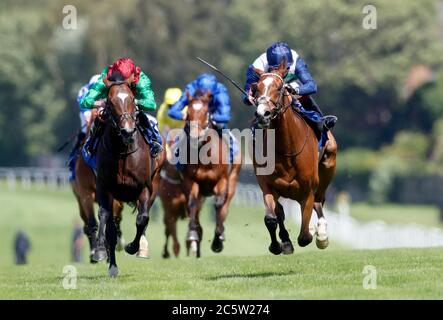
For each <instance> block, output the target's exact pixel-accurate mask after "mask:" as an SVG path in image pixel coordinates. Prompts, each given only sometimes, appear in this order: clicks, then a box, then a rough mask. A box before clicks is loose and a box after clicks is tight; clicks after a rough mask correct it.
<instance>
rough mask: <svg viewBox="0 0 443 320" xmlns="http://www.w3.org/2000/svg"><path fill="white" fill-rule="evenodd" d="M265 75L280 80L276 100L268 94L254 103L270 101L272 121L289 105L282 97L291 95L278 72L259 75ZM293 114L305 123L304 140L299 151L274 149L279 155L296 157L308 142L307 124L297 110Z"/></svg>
mask: <svg viewBox="0 0 443 320" xmlns="http://www.w3.org/2000/svg"><path fill="white" fill-rule="evenodd" d="M265 76H272V77H275V78H277V79H279V80H280V81H281V86H280V87H279V89H278V90H279V96H278V99H277V101H273V100H272V99H271V98H270V97H269V96H261V97H259V98H258V99H257V100H256V105H259V104H260V103H264V102H265V103H269V102H270V103H272V104H273V105H274V107H275V108H274V109H272V112H273V114H272V116H271V118H270V121H272V120H274V119H275V118H277V117H278V116H280V115H282V114H284V113H285V112H286V110H287V109H288V108H289V107H290V106H291V101H289V103H288V104H287V105H284V104H283V98H284V97H287V96H290V97H292V95H291V94H290V93H289V92H288V93H285V92H286V91H287V90H286V87H285V80H284V79H283V77H282V76H280V75H279V74H277V73H274V72H265V73H262V74H261V75H260V79H261V78H262V77H265ZM292 98H293V99H295V98H294V97H292ZM294 114H295V115H296V116H297V117H299V118H300V119H301V120H302V121H303V122H304V123H305V125H306V136H305V140H304V142H303V145H302V147H301V148H300V150H299V151H296V152H291V153H285V152H278V151H277V150H275V152H277V153H279V154H281V155H283V156H285V157H296V156H298V155H299V154H300V153H302V152H303V150H304V148H305V146H306V143H307V142H308V136H309V127H308V124H307V122H306V121H305V120H304V119H303V118H302V116H301V115H300V114H299V113H298V112H294Z"/></svg>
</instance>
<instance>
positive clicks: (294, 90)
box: [286, 84, 300, 95]
mask: <svg viewBox="0 0 443 320" xmlns="http://www.w3.org/2000/svg"><path fill="white" fill-rule="evenodd" d="M286 90H288V92H289V93H290V94H296V95H298V94H299V93H300V89H299V88H294V87H293V86H291V85H290V84H286Z"/></svg>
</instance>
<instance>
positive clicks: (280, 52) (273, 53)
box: [266, 42, 294, 68]
mask: <svg viewBox="0 0 443 320" xmlns="http://www.w3.org/2000/svg"><path fill="white" fill-rule="evenodd" d="M266 58H267V59H268V65H269V67H270V68H277V67H278V66H279V65H280V63H281V62H282V61H283V59H286V62H287V64H288V67H290V66H291V65H292V64H293V63H294V58H293V57H292V52H291V48H290V47H289V46H288V44H287V43H285V42H276V43H274V44H273V45H272V46H270V47H269V48H268V50H266Z"/></svg>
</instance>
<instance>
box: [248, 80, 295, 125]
mask: <svg viewBox="0 0 443 320" xmlns="http://www.w3.org/2000/svg"><path fill="white" fill-rule="evenodd" d="M266 76H272V77H275V78H277V79H279V80H280V81H281V86H280V87H279V89H278V91H279V95H278V99H277V101H273V100H272V99H271V98H270V97H268V96H261V97H259V98H258V99H257V101H256V103H257V105H258V104H260V103H263V102H266V103H269V102H270V103H272V104H273V105H274V107H275V108H274V109H272V111H273V115H272V116H271V120H274V119H275V118H277V117H278V116H279V115H281V114H283V113H284V112H285V111H286V110H287V109H288V108H289V107H290V105H291V102H289V103H288V104H287V105H284V104H283V103H282V102H283V98H284V97H288V96H291V95H290V94H289V93H288V94H286V93H285V92H286V88H285V80H284V79H283V77H282V76H280V75H279V74H277V73H274V72H265V73H262V74H261V75H260V79H261V78H263V77H266Z"/></svg>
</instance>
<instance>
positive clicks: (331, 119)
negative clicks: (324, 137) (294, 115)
mask: <svg viewBox="0 0 443 320" xmlns="http://www.w3.org/2000/svg"><path fill="white" fill-rule="evenodd" d="M303 107H304V108H305V109H307V110H312V111H316V112H318V113H319V114H320V115H321V116H322V117H323V125H324V126H325V128H326V129H327V130H329V129H332V128H333V127H334V125H335V123H336V122H337V117H336V116H333V115H327V116H323V112H322V111H321V110H320V107H319V105H318V104H317V102H315V100H314V98H313V97H312V96H307V97H306V98H305V99H303Z"/></svg>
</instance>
